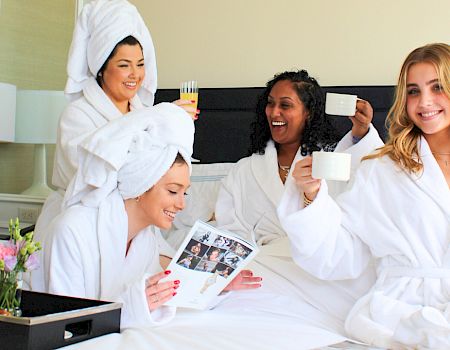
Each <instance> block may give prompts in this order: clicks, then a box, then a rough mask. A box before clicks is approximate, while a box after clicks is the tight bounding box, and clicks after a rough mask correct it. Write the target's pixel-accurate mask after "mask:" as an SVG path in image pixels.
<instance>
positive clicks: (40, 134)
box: [15, 90, 67, 197]
mask: <svg viewBox="0 0 450 350" xmlns="http://www.w3.org/2000/svg"><path fill="white" fill-rule="evenodd" d="M66 105H67V100H66V98H65V97H64V93H63V92H62V91H45V90H17V105H16V139H15V142H17V143H33V144H35V146H34V169H33V183H32V185H31V187H29V188H28V189H26V190H25V191H24V192H22V194H26V195H28V196H39V197H47V196H48V195H49V194H50V192H51V189H50V188H49V187H48V186H47V172H46V156H45V144H47V143H56V130H57V125H58V119H59V116H60V115H61V112H62V111H63V110H64V108H65V106H66Z"/></svg>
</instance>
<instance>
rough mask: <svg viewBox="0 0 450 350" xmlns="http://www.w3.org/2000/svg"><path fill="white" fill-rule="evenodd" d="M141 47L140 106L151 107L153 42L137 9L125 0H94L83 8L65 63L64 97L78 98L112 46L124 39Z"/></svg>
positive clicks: (155, 85) (154, 89)
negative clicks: (142, 66) (133, 38)
mask: <svg viewBox="0 0 450 350" xmlns="http://www.w3.org/2000/svg"><path fill="white" fill-rule="evenodd" d="M130 35H131V36H133V37H135V38H136V39H137V40H138V41H139V43H140V44H141V46H142V50H143V54H144V62H145V79H144V81H143V82H142V86H141V88H140V89H139V91H138V95H139V97H140V99H141V101H142V103H143V104H144V105H146V106H152V105H153V102H154V97H155V92H156V87H157V71H156V56H155V48H154V46H153V41H152V38H151V36H150V32H149V31H148V29H147V27H146V25H145V23H144V20H143V19H142V17H141V15H140V14H139V12H138V11H137V9H136V7H135V6H134V5H132V4H130V3H129V2H128V1H126V0H95V1H92V2H90V3H88V4H87V5H85V6H84V7H83V11H82V12H81V14H80V16H79V18H78V21H77V24H76V26H75V30H74V33H73V38H72V44H71V46H70V51H69V58H68V62H67V74H68V78H67V83H66V88H65V93H66V96H68V98H69V99H70V100H72V101H73V100H75V99H77V98H79V97H81V91H82V90H83V88H84V87H85V85H86V83H87V81H88V80H89V78H91V77H96V75H97V73H98V71H99V70H100V68H101V67H102V66H103V64H104V63H105V61H106V59H107V58H108V56H109V55H110V54H111V52H112V51H113V49H114V47H115V46H116V45H117V43H118V42H120V41H121V40H122V39H124V38H126V37H127V36H130Z"/></svg>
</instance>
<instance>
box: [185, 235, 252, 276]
mask: <svg viewBox="0 0 450 350" xmlns="http://www.w3.org/2000/svg"><path fill="white" fill-rule="evenodd" d="M251 252H252V250H251V249H250V248H248V247H246V246H244V245H243V244H241V243H239V242H238V241H236V240H234V239H233V238H230V237H225V236H222V235H220V234H218V233H215V232H212V231H211V230H208V229H207V228H204V227H199V228H198V230H197V231H196V232H195V233H194V235H193V236H192V239H191V240H190V241H189V243H188V244H187V245H186V247H185V249H184V251H183V253H182V254H181V255H180V258H179V259H178V261H177V264H178V265H180V266H182V267H184V268H187V269H191V270H195V271H203V272H211V273H215V274H218V275H219V276H222V277H224V278H228V277H229V276H230V275H231V274H232V273H233V271H234V270H235V269H236V268H237V267H239V265H240V264H241V262H243V261H244V260H245V258H246V257H247V256H248V255H249V254H250V253H251Z"/></svg>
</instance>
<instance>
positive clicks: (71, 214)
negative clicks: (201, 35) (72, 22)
mask: <svg viewBox="0 0 450 350" xmlns="http://www.w3.org/2000/svg"><path fill="white" fill-rule="evenodd" d="M128 118H130V119H132V120H133V123H132V124H131V126H130V125H129V124H127V125H126V127H125V124H126V123H125V119H124V118H120V119H118V120H115V121H113V122H111V123H109V124H108V125H106V126H104V127H102V128H100V129H99V130H98V131H97V132H95V133H94V134H93V135H91V136H90V137H89V138H88V139H86V140H85V141H83V143H82V144H81V145H80V147H79V157H78V161H79V164H78V170H77V173H76V175H75V176H74V177H73V179H72V181H71V183H70V184H69V187H68V189H67V191H66V194H65V197H64V202H63V207H64V209H63V211H62V213H61V214H60V215H59V216H58V217H56V218H55V219H54V220H53V221H52V223H51V224H50V226H49V230H48V232H47V234H46V235H45V237H44V240H43V242H42V244H43V253H44V256H43V260H44V263H43V272H44V274H43V276H42V278H43V284H44V285H45V291H46V292H50V293H55V294H62V295H70V296H77V297H85V298H94V299H103V300H113V301H121V302H122V303H123V309H122V327H129V326H136V325H143V324H146V325H149V324H161V323H164V322H166V321H168V320H170V319H171V318H172V317H173V315H174V313H175V309H174V308H172V307H167V306H163V304H164V303H165V302H166V301H167V300H169V299H170V298H172V297H173V295H175V294H176V290H177V288H178V285H179V281H167V282H166V281H165V282H161V283H159V280H160V279H162V278H163V277H165V276H166V275H167V274H169V273H170V271H162V268H161V266H160V263H159V262H160V261H159V252H158V243H157V238H156V237H155V235H154V231H153V230H152V226H158V227H160V228H164V229H168V228H170V226H171V225H172V221H173V220H174V217H175V215H176V214H177V212H178V211H180V210H182V209H183V208H184V195H185V191H186V189H187V188H188V187H189V175H190V169H191V164H190V157H191V154H192V144H193V139H194V125H193V121H192V119H191V118H190V116H189V115H188V114H187V113H186V112H185V111H183V110H182V109H181V108H180V107H177V106H175V105H174V104H171V103H162V104H159V105H157V106H154V107H150V108H145V109H141V110H138V111H135V112H132V113H130V115H129V116H128ZM112 139H113V140H115V141H114V142H108V141H109V140H112ZM239 278H240V279H238V280H237V281H235V282H234V284H232V285H231V286H230V289H242V288H245V287H246V286H242V284H246V282H250V283H251V282H253V281H255V282H257V281H259V278H253V277H251V276H250V277H249V278H243V276H240V277H239ZM232 283H233V282H232ZM239 287H241V288H239ZM253 287H257V285H256V284H255V285H254V286H253ZM247 288H250V285H247Z"/></svg>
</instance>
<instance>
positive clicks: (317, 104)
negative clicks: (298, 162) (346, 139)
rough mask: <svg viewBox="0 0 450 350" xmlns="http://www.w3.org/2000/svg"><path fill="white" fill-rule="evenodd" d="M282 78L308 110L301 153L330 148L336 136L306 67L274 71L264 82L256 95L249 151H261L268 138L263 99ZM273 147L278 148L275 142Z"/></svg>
mask: <svg viewBox="0 0 450 350" xmlns="http://www.w3.org/2000/svg"><path fill="white" fill-rule="evenodd" d="M283 80H288V81H290V82H292V85H293V87H294V89H295V91H296V92H297V95H298V97H299V98H300V101H302V102H303V105H304V106H305V108H306V109H307V110H308V111H309V116H308V119H307V120H306V125H305V130H304V131H303V134H302V135H301V138H300V144H301V154H302V155H303V156H306V155H309V154H311V153H312V152H314V151H318V150H320V149H322V148H327V149H334V147H336V144H337V142H338V135H337V132H336V129H335V127H334V126H333V124H332V123H331V120H330V119H329V118H328V117H327V116H326V115H325V94H324V92H323V91H322V88H321V87H320V85H319V84H318V83H317V81H316V79H314V78H313V77H310V76H309V74H308V72H307V71H306V70H300V71H291V72H283V73H280V74H277V75H275V76H274V78H273V79H272V80H270V81H269V82H268V83H267V84H266V89H265V90H264V92H263V94H262V95H261V96H259V99H258V104H257V107H256V119H255V121H254V122H253V123H252V128H253V132H252V135H251V149H250V153H251V154H253V153H257V154H264V152H265V148H266V146H267V142H268V141H269V140H271V139H272V135H271V133H270V127H269V123H268V122H267V116H266V106H267V100H268V97H269V94H270V92H271V91H272V88H273V86H274V85H275V84H276V83H278V82H279V81H283ZM275 146H277V147H278V145H277V144H275Z"/></svg>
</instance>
